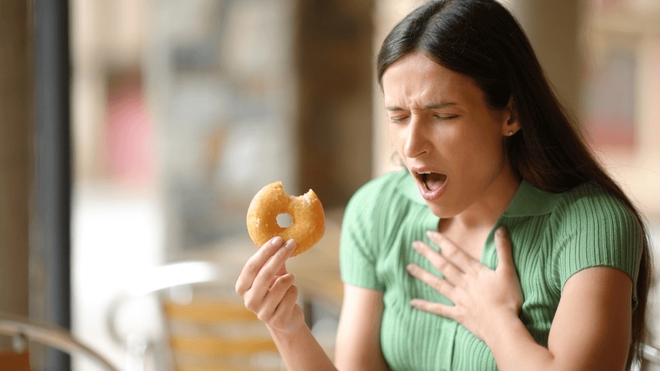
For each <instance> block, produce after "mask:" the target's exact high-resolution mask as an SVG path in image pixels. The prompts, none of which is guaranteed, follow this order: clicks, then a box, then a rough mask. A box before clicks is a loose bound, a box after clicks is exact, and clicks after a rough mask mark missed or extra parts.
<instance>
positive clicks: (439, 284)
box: [406, 264, 455, 301]
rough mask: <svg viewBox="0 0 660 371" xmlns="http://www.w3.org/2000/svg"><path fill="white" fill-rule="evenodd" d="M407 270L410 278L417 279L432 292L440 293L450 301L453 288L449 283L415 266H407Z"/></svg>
mask: <svg viewBox="0 0 660 371" xmlns="http://www.w3.org/2000/svg"><path fill="white" fill-rule="evenodd" d="M406 269H407V270H408V273H410V275H411V276H413V277H415V278H417V279H418V280H420V281H422V282H424V283H425V284H427V285H428V286H430V287H431V288H432V289H433V290H435V291H437V292H439V293H441V294H442V295H444V296H445V297H447V299H449V300H451V301H453V300H452V297H453V296H454V295H453V294H454V290H455V287H454V285H452V284H451V283H449V282H448V281H447V280H445V279H442V278H440V277H438V276H436V275H434V274H432V273H430V272H428V271H426V270H424V269H422V268H421V267H419V266H418V265H416V264H408V267H406Z"/></svg>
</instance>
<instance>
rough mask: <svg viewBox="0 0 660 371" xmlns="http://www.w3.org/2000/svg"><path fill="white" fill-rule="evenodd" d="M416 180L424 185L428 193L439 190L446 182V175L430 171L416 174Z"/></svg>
mask: <svg viewBox="0 0 660 371" xmlns="http://www.w3.org/2000/svg"><path fill="white" fill-rule="evenodd" d="M417 178H418V179H419V180H420V181H421V182H422V184H424V187H426V190H427V191H430V192H433V191H436V190H438V189H440V188H441V187H442V186H443V185H444V184H445V181H447V175H446V174H440V173H434V172H431V171H424V172H418V173H417Z"/></svg>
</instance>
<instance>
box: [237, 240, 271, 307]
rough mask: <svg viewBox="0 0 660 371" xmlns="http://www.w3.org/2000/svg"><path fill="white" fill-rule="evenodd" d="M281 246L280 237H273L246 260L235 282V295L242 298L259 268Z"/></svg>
mask: <svg viewBox="0 0 660 371" xmlns="http://www.w3.org/2000/svg"><path fill="white" fill-rule="evenodd" d="M281 246H282V237H280V236H275V237H273V238H271V239H270V240H269V241H268V242H266V243H265V244H263V246H262V247H261V248H260V249H259V250H257V252H256V253H255V254H254V255H252V257H251V258H250V259H248V261H247V263H245V266H244V267H243V270H242V271H241V274H240V275H239V276H238V280H236V293H238V294H239V295H241V296H243V295H244V294H245V292H246V291H247V290H249V289H250V287H252V283H253V282H254V278H255V277H256V276H257V274H258V273H259V270H261V267H262V266H263V265H264V263H266V261H268V259H270V257H271V256H273V254H274V253H275V252H276V251H277V250H278V249H279V248H280V247H281Z"/></svg>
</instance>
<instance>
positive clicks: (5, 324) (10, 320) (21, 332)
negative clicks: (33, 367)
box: [0, 312, 118, 371]
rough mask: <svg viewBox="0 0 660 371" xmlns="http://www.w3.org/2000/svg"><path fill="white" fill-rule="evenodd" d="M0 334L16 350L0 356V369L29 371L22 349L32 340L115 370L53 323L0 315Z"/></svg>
mask: <svg viewBox="0 0 660 371" xmlns="http://www.w3.org/2000/svg"><path fill="white" fill-rule="evenodd" d="M0 334H4V335H9V336H13V337H14V347H15V350H17V351H16V352H5V353H2V354H0V370H12V371H14V370H16V371H24V370H25V371H29V370H30V367H29V358H30V357H29V353H28V352H27V351H26V348H27V342H28V341H33V342H37V343H39V344H43V345H47V346H49V347H51V348H54V349H58V350H60V351H63V352H66V353H68V354H72V355H73V354H75V355H82V356H85V357H87V358H88V359H91V360H93V361H94V362H96V364H97V365H99V366H101V367H102V369H103V370H105V371H118V369H117V368H115V367H114V365H112V364H111V363H110V362H109V361H108V360H107V359H106V358H105V357H104V356H102V355H101V354H99V353H98V352H96V351H94V350H93V349H91V348H90V347H88V346H86V345H84V344H82V343H81V342H79V341H77V340H76V339H74V338H73V336H72V335H71V333H70V332H69V331H67V330H66V329H63V328H61V327H59V326H56V325H53V324H49V323H44V322H39V321H35V320H33V319H31V318H28V317H25V316H20V315H17V314H13V313H4V312H0ZM16 348H19V349H16Z"/></svg>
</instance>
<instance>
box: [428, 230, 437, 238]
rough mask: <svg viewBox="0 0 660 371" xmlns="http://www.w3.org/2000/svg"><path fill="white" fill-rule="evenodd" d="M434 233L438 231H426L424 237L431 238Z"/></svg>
mask: <svg viewBox="0 0 660 371" xmlns="http://www.w3.org/2000/svg"><path fill="white" fill-rule="evenodd" d="M436 233H438V232H436V231H426V237H428V238H431V237H432V236H433V235H435V234H436Z"/></svg>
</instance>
